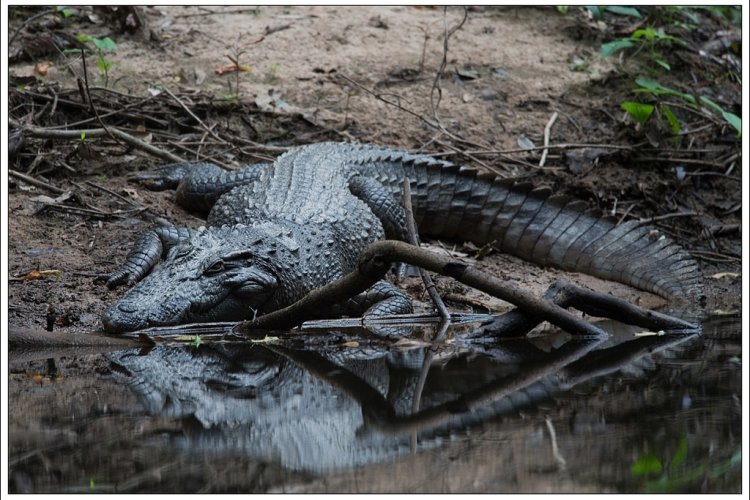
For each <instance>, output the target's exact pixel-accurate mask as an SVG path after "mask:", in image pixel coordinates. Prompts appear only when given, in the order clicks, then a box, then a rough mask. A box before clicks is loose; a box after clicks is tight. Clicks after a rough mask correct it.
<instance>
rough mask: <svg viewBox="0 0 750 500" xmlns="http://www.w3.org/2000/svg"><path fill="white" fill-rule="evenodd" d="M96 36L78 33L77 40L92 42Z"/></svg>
mask: <svg viewBox="0 0 750 500" xmlns="http://www.w3.org/2000/svg"><path fill="white" fill-rule="evenodd" d="M93 39H94V38H93V37H90V36H88V35H76V40H78V41H79V42H81V43H86V42H91V41H92V40H93Z"/></svg>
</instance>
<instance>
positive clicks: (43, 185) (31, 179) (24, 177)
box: [8, 170, 65, 194]
mask: <svg viewBox="0 0 750 500" xmlns="http://www.w3.org/2000/svg"><path fill="white" fill-rule="evenodd" d="M8 173H9V174H10V175H12V176H13V177H15V178H17V179H21V180H22V181H24V182H26V183H28V184H32V185H34V186H37V187H40V188H44V189H46V190H47V191H50V192H52V193H55V194H63V193H64V192H65V190H64V189H60V188H59V187H56V186H53V185H51V184H47V183H46V182H43V181H40V180H39V179H35V178H34V177H31V176H28V175H26V174H22V173H21V172H17V171H15V170H8Z"/></svg>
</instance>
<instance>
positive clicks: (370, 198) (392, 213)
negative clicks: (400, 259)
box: [349, 175, 409, 242]
mask: <svg viewBox="0 0 750 500" xmlns="http://www.w3.org/2000/svg"><path fill="white" fill-rule="evenodd" d="M349 191H351V193H352V194H353V195H354V196H356V197H357V198H359V199H360V200H362V201H363V202H364V203H365V205H367V206H368V207H369V208H370V210H371V211H372V213H373V214H375V216H376V217H377V218H378V219H380V222H381V223H382V224H383V230H384V231H385V236H386V238H390V239H394V240H401V241H407V242H408V241H409V236H408V233H407V230H406V211H405V210H404V207H403V205H401V202H400V201H399V200H396V198H394V197H393V195H392V194H391V192H390V190H389V189H387V188H386V187H385V186H383V185H382V184H381V183H379V182H378V181H377V180H375V179H372V178H370V177H364V176H361V175H355V176H354V177H352V178H351V179H349Z"/></svg>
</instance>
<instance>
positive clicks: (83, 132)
mask: <svg viewBox="0 0 750 500" xmlns="http://www.w3.org/2000/svg"><path fill="white" fill-rule="evenodd" d="M81 140H82V141H85V140H86V131H85V130H81Z"/></svg>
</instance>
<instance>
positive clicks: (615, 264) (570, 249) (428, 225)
mask: <svg viewBox="0 0 750 500" xmlns="http://www.w3.org/2000/svg"><path fill="white" fill-rule="evenodd" d="M371 154H372V156H371V161H372V160H374V159H375V157H377V156H378V155H377V154H375V152H372V153H371ZM389 155H390V156H389ZM375 163H378V165H372V167H373V169H372V170H370V169H368V170H370V173H371V175H372V174H375V175H374V176H375V177H376V178H378V179H379V180H380V181H381V182H382V183H383V184H384V185H387V186H389V187H390V189H391V190H392V192H393V193H394V194H396V193H398V192H399V191H398V189H399V186H398V184H399V182H397V181H396V177H399V175H398V174H401V175H405V176H407V177H408V178H409V179H410V184H411V191H412V203H413V206H414V213H415V219H416V221H417V225H418V227H419V231H420V233H421V234H423V235H425V236H431V237H436V238H449V239H456V240H463V241H471V242H473V243H475V244H477V245H480V246H481V245H486V244H492V245H493V246H494V247H496V248H498V249H499V250H501V251H502V252H504V253H508V254H512V255H515V256H517V257H520V258H523V259H525V260H528V261H531V262H533V263H536V264H540V265H547V266H554V267H557V268H560V269H563V270H567V271H575V272H582V273H586V274H590V275H592V276H596V277H599V278H604V279H608V280H613V281H618V282H621V283H625V284H628V285H632V286H634V287H636V288H639V289H642V290H646V291H650V292H654V293H656V294H658V295H661V296H663V297H665V298H669V299H686V300H690V299H697V298H699V297H700V296H701V295H702V277H701V273H700V270H699V268H698V264H697V263H696V261H695V260H694V259H693V257H692V256H691V255H690V254H688V253H687V252H686V251H685V250H684V249H683V248H681V247H680V246H679V245H677V244H675V243H674V242H673V241H672V240H671V239H670V238H669V237H668V236H666V235H663V234H661V233H660V232H659V231H658V230H657V229H655V228H653V227H649V226H646V225H643V224H642V223H641V222H640V221H637V220H629V221H626V222H623V223H618V222H619V221H618V220H617V219H616V218H613V217H608V216H603V215H602V214H601V212H600V211H598V210H592V209H587V208H586V204H585V203H584V202H582V201H576V200H573V199H571V198H569V197H566V196H560V195H553V194H551V191H550V190H549V189H547V188H534V187H533V186H532V185H531V184H527V183H519V182H516V181H514V180H511V179H501V178H499V177H496V176H494V175H492V174H486V173H482V172H478V171H477V170H475V169H473V168H469V167H459V166H456V165H453V164H450V163H448V162H443V161H439V160H435V159H434V158H431V157H428V156H424V155H410V154H406V153H403V154H401V155H400V156H399V154H398V153H393V152H390V153H387V152H380V157H379V158H378V159H377V160H376V162H375ZM389 167H390V168H389ZM376 172H377V173H376Z"/></svg>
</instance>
